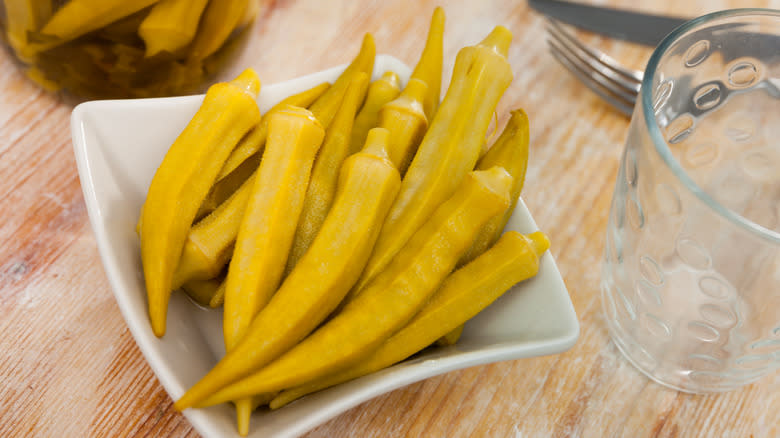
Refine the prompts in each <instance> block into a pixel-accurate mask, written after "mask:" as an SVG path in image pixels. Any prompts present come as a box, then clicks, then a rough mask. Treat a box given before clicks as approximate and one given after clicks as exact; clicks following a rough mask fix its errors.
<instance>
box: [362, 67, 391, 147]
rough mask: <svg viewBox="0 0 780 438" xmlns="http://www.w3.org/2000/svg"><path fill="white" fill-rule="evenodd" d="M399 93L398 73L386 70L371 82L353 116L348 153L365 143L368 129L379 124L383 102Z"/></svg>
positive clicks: (388, 100)
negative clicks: (353, 121) (358, 109)
mask: <svg viewBox="0 0 780 438" xmlns="http://www.w3.org/2000/svg"><path fill="white" fill-rule="evenodd" d="M400 93H401V80H400V79H399V78H398V75H397V74H395V73H393V72H391V71H386V72H385V73H384V74H382V77H381V78H379V79H377V80H375V81H374V82H371V84H370V85H369V86H368V92H367V93H366V100H365V102H364V103H363V106H362V107H361V108H360V111H359V112H358V113H357V115H356V116H355V123H354V124H353V126H352V135H351V136H350V140H349V145H350V146H349V150H350V153H355V152H357V151H359V150H360V149H361V148H362V147H363V145H364V144H365V143H366V136H367V135H368V130H369V129H371V128H376V127H377V126H379V124H378V121H379V109H380V108H382V106H383V105H384V104H386V103H387V102H390V101H391V100H393V99H395V98H396V97H398V95H399V94H400Z"/></svg>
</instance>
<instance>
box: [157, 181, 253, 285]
mask: <svg viewBox="0 0 780 438" xmlns="http://www.w3.org/2000/svg"><path fill="white" fill-rule="evenodd" d="M255 176H256V172H255V173H253V174H252V176H251V177H250V178H249V179H247V180H246V181H245V182H244V184H242V185H241V187H239V188H238V190H236V191H235V193H233V195H231V196H230V197H229V198H228V199H227V201H225V202H224V203H222V204H221V205H220V206H219V207H218V208H217V209H216V210H214V211H213V212H212V213H211V214H209V215H208V216H206V217H205V218H203V219H201V220H200V221H198V223H196V224H195V225H194V226H193V227H192V229H191V230H190V232H189V234H188V235H187V241H186V242H185V243H184V249H183V250H182V253H181V258H180V260H179V264H178V266H177V267H176V271H175V273H174V276H173V285H172V288H173V289H176V288H177V287H179V286H180V285H181V284H183V283H185V282H188V281H192V280H206V279H209V278H214V277H215V276H216V275H217V274H219V272H220V271H222V268H223V267H225V265H226V264H227V262H228V260H230V256H231V255H232V252H233V245H234V244H235V242H236V236H237V235H238V229H239V227H240V226H241V221H242V220H243V218H244V212H245V211H246V206H247V204H248V203H249V197H250V196H251V194H252V189H253V187H254V181H255Z"/></svg>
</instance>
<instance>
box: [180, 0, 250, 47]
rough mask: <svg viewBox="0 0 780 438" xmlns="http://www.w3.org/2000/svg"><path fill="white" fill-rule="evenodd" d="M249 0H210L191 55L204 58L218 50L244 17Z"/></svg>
mask: <svg viewBox="0 0 780 438" xmlns="http://www.w3.org/2000/svg"><path fill="white" fill-rule="evenodd" d="M248 3H249V2H248V1H247V0H219V1H210V2H208V5H207V6H206V10H205V11H203V16H202V17H201V19H200V24H199V28H198V32H197V34H196V35H195V39H194V40H193V41H192V46H191V47H190V50H189V52H190V53H189V56H190V58H191V59H194V60H202V59H204V58H206V57H208V56H209V55H211V54H213V53H214V52H216V51H217V50H218V49H219V48H220V47H222V45H223V44H225V41H227V39H228V37H229V36H230V34H231V33H233V31H234V30H235V29H236V28H238V26H239V25H240V23H241V21H242V20H243V19H244V15H245V12H246V9H247V7H248Z"/></svg>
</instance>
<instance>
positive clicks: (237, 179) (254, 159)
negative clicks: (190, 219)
mask: <svg viewBox="0 0 780 438" xmlns="http://www.w3.org/2000/svg"><path fill="white" fill-rule="evenodd" d="M260 123H263V120H262V119H260ZM258 126H259V125H258ZM256 129H257V126H256V127H255V130H256ZM252 132H254V131H250V133H249V134H247V135H245V136H244V139H246V138H247V137H248V136H249V135H251V134H252ZM244 139H242V140H241V141H240V142H239V143H238V144H239V146H240V145H241V144H242V143H243V141H244ZM236 147H238V146H236ZM233 150H234V151H235V149H233ZM231 156H232V155H231ZM260 158H262V157H261V154H259V153H257V154H255V155H252V156H251V157H249V158H248V159H246V160H244V162H243V163H241V164H240V165H239V166H238V167H236V168H235V169H234V170H233V171H232V172H230V173H229V174H228V175H227V176H226V177H224V178H222V179H220V178H219V176H217V181H216V182H215V183H214V185H213V186H211V190H209V193H208V195H206V199H204V200H203V202H202V203H201V204H200V208H198V214H197V215H196V216H195V220H196V221H199V220H201V219H202V218H203V217H205V216H206V215H209V214H211V212H213V211H214V210H216V209H217V208H218V207H219V206H220V205H222V204H223V203H224V202H225V201H227V200H228V199H229V198H230V197H231V196H232V195H233V193H235V192H236V190H238V189H239V188H240V187H241V186H242V185H243V184H244V183H245V182H246V180H247V179H249V177H251V176H252V175H253V174H254V173H255V171H256V170H257V168H258V167H259V166H260ZM228 159H230V157H228ZM226 163H227V162H226ZM224 167H225V166H222V168H223V169H224Z"/></svg>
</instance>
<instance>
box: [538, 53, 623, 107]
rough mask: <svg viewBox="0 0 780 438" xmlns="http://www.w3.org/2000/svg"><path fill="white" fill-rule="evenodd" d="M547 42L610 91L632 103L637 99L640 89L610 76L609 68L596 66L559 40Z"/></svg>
mask: <svg viewBox="0 0 780 438" xmlns="http://www.w3.org/2000/svg"><path fill="white" fill-rule="evenodd" d="M547 44H549V46H550V50H551V51H556V52H558V53H559V54H561V55H563V56H565V57H566V59H567V60H568V61H569V62H570V63H571V64H574V66H575V67H577V68H578V69H579V70H581V71H582V73H585V74H587V75H588V76H590V77H591V80H593V81H595V82H598V83H599V85H600V86H601V87H603V88H605V89H607V90H608V91H609V92H610V93H612V94H614V95H616V96H617V97H620V98H621V99H623V100H625V101H627V102H630V103H634V102H635V101H636V92H637V91H638V90H634V89H630V88H629V87H628V85H627V84H622V83H620V82H617V81H615V79H614V78H613V77H610V76H609V70H607V71H606V72H605V71H604V70H603V69H599V68H596V67H594V66H593V65H592V64H591V63H590V62H588V60H587V59H584V58H583V57H582V56H581V55H580V54H578V53H577V52H574V51H572V49H571V47H568V46H566V45H565V44H561V43H560V42H559V41H555V40H554V39H550V40H548V41H547ZM602 67H603V66H602Z"/></svg>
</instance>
